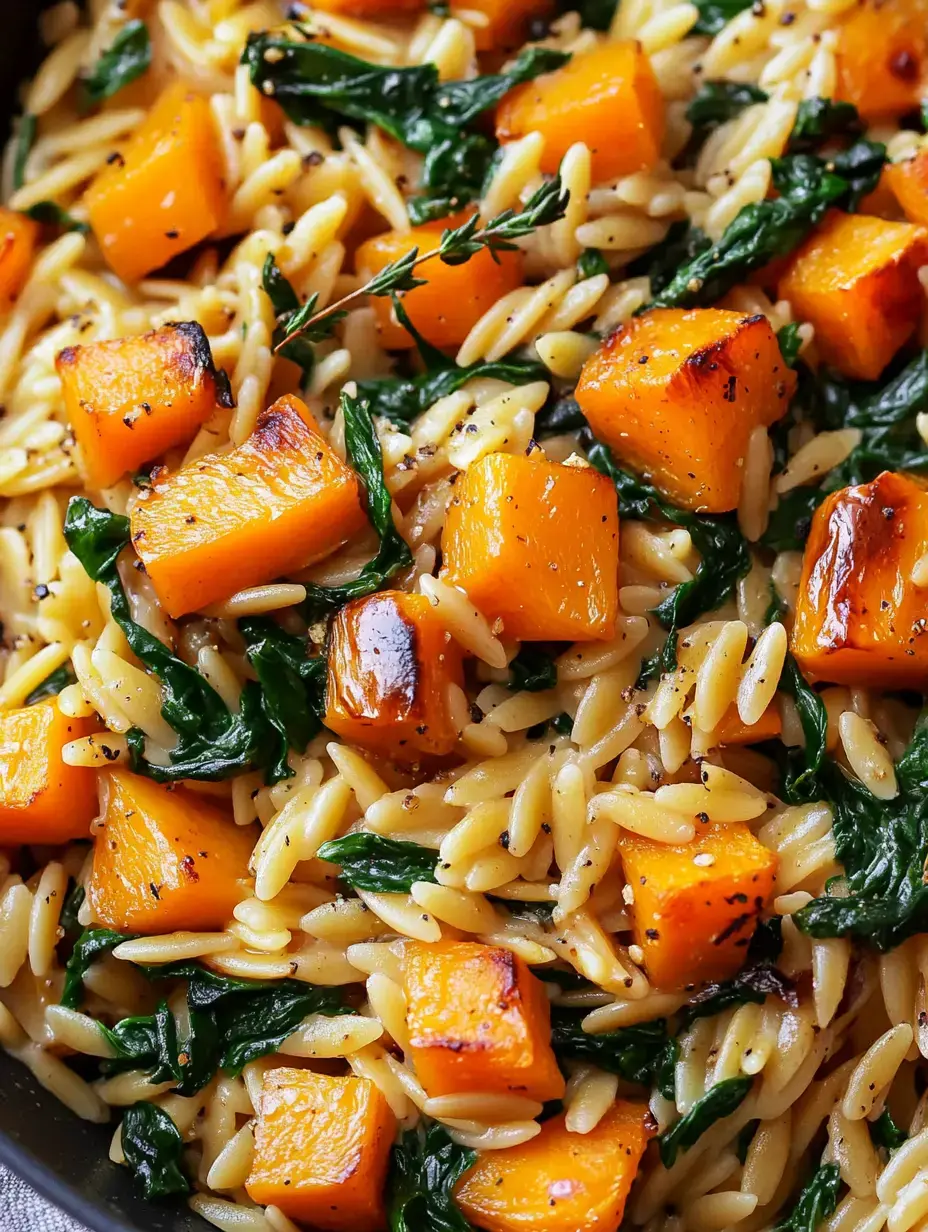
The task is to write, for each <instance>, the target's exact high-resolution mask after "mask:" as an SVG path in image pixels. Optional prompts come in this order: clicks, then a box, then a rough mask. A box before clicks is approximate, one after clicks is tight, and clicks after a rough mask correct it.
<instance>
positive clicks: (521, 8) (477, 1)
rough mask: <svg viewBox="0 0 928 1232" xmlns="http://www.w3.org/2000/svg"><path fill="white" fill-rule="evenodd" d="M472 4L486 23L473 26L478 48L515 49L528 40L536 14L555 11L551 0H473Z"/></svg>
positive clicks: (547, 14)
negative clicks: (529, 30) (530, 25)
mask: <svg viewBox="0 0 928 1232" xmlns="http://www.w3.org/2000/svg"><path fill="white" fill-rule="evenodd" d="M470 8H471V10H472V11H473V12H475V13H482V14H483V16H484V17H485V18H486V19H487V20H486V25H481V26H474V27H472V29H473V32H474V40H475V42H476V44H477V50H478V51H513V50H515V49H516V48H518V47H520V46H521V45H522V43H524V42H525V39H526V35H527V33H528V27H529V23H530V22H531V21H532V19H533V18H545V17H549V16H551V14H552V13H553V12H554V5H553V3H552V2H551V0H473V3H471V5H470Z"/></svg>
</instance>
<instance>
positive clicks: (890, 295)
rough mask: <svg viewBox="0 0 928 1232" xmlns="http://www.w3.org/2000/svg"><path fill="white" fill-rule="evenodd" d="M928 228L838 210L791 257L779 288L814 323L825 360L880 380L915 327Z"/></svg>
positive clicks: (797, 313)
mask: <svg viewBox="0 0 928 1232" xmlns="http://www.w3.org/2000/svg"><path fill="white" fill-rule="evenodd" d="M926 262H928V231H925V230H923V229H922V228H921V227H913V226H912V224H911V223H907V222H887V221H886V220H885V219H883V218H869V217H867V216H866V215H863V214H842V213H840V211H838V210H834V211H832V212H831V213H829V214H828V215H826V217H825V220H824V222H823V223H822V224H821V226H820V227H818V228H817V229H816V230H815V231H814V232H813V233H812V235H811V236H810V237H809V238H808V239H807V240H806V242H805V243H804V244H803V245H802V247H801V248H799V250H798V251H797V252H795V253H794V254H793V256H792V257H791V258H790V261H789V264H788V265H787V267H786V273H785V274H784V275H783V277H782V278H781V279H780V281H779V285H778V288H777V294H778V295H779V297H780V298H781V299H788V300H789V301H790V302H791V304H792V307H793V314H794V316H795V317H796V319H797V320H799V321H811V323H812V324H813V325H814V326H815V342H816V346H817V347H818V352H819V355H820V356H821V358H822V359H823V360H824V362H825V363H826V364H833V365H834V367H836V368H839V369H840V370H841V372H843V373H844V374H845V376H852V377H857V378H858V379H860V380H875V379H876V378H877V377H878V376H879V375H880V373H881V372H882V371H883V369H884V368H885V367H886V365H887V364H888V363H889V361H890V360H891V359H892V357H893V356H894V355H895V353H896V352H897V351H898V350H899V348H900V347H901V346H902V344H903V343H904V342H905V341H906V339H907V338H908V337H910V335H911V334H912V333H913V332H914V330H915V326H916V324H917V321H918V317H919V313H920V311H921V308H922V306H923V303H924V299H925V292H924V291H923V289H922V285H921V283H920V282H919V280H918V270H919V266H922V265H924V264H925V263H926Z"/></svg>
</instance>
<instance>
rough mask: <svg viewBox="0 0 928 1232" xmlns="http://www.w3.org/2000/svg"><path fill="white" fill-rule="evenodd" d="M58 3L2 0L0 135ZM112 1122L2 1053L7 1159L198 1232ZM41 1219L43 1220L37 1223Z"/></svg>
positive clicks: (54, 1191) (77, 1210)
mask: <svg viewBox="0 0 928 1232" xmlns="http://www.w3.org/2000/svg"><path fill="white" fill-rule="evenodd" d="M50 2H51V0H40V3H38V4H36V3H34V0H5V2H4V0H0V8H2V10H3V25H4V30H3V38H2V39H0V139H2V140H3V141H5V140H6V136H7V133H8V132H9V128H10V125H11V123H12V120H13V118H14V117H15V116H16V115H17V113H18V111H19V106H18V104H17V91H18V88H19V85H20V83H21V82H22V81H23V80H24V79H27V78H28V77H30V76H31V75H32V74H33V72H34V71H35V68H36V67H37V65H38V63H39V58H40V55H41V51H40V47H39V40H38V17H39V13H40V11H41V10H42V9H43V8H45V7H47V5H48V4H49V3H50ZM118 1118H119V1109H114V1116H113V1120H112V1122H111V1123H110V1124H109V1125H89V1124H88V1123H87V1122H86V1121H81V1120H80V1119H79V1118H78V1117H76V1116H75V1115H74V1114H73V1113H72V1112H70V1111H69V1110H68V1109H67V1108H65V1107H64V1105H63V1104H61V1103H59V1102H58V1100H57V1099H55V1097H54V1096H53V1095H51V1094H50V1093H49V1092H48V1091H45V1090H44V1089H43V1088H42V1087H41V1086H40V1085H39V1083H37V1082H36V1080H35V1079H34V1078H33V1077H32V1075H31V1074H30V1073H29V1071H28V1070H27V1069H26V1067H25V1066H24V1065H21V1064H20V1062H19V1061H16V1060H15V1059H14V1058H12V1057H9V1056H7V1055H6V1054H5V1053H4V1052H3V1051H2V1050H0V1164H2V1165H3V1166H5V1167H6V1168H8V1169H9V1171H10V1172H12V1173H14V1174H15V1175H17V1176H19V1177H21V1178H22V1179H23V1180H24V1181H25V1182H26V1183H27V1184H28V1185H31V1187H32V1188H33V1189H34V1190H36V1191H37V1192H38V1193H39V1194H41V1196H42V1197H43V1198H45V1199H46V1200H47V1201H48V1202H50V1203H51V1204H52V1205H53V1206H56V1207H58V1208H60V1209H61V1210H62V1211H64V1212H65V1213H66V1214H67V1215H70V1216H71V1218H72V1219H76V1220H77V1221H78V1222H79V1223H81V1224H83V1225H84V1227H86V1228H88V1229H91V1232H192V1230H193V1229H196V1228H199V1229H204V1228H205V1227H206V1225H205V1224H204V1223H203V1222H202V1221H201V1220H200V1219H198V1218H197V1217H196V1216H195V1215H194V1214H193V1213H192V1211H190V1210H189V1209H188V1208H187V1207H186V1205H185V1204H184V1203H183V1202H182V1201H181V1202H178V1203H172V1204H170V1205H168V1204H165V1205H161V1206H153V1205H151V1204H149V1203H146V1202H145V1201H144V1200H143V1199H142V1198H140V1197H138V1196H137V1195H136V1194H135V1192H134V1190H133V1187H132V1180H131V1178H130V1176H129V1174H128V1172H127V1171H126V1169H125V1168H120V1167H117V1165H115V1164H112V1163H110V1161H109V1158H108V1150H109V1143H110V1138H111V1136H112V1134H113V1131H114V1129H115V1126H116V1124H117V1122H118ZM36 1223H37V1221H36Z"/></svg>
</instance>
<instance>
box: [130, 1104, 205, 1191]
mask: <svg viewBox="0 0 928 1232" xmlns="http://www.w3.org/2000/svg"><path fill="white" fill-rule="evenodd" d="M120 1138H121V1140H122V1153H123V1155H124V1156H125V1158H126V1164H127V1166H128V1167H129V1169H130V1171H131V1172H132V1175H133V1176H134V1177H135V1179H136V1181H137V1183H138V1185H139V1188H140V1189H141V1191H142V1196H143V1197H145V1198H146V1199H147V1200H148V1201H149V1202H153V1201H157V1200H158V1199H159V1198H170V1197H173V1196H175V1195H176V1194H185V1193H189V1192H190V1184H189V1182H188V1181H187V1178H186V1177H185V1176H184V1174H183V1172H182V1171H181V1166H180V1165H181V1153H182V1151H183V1148H184V1140H183V1138H181V1136H180V1131H179V1130H178V1128H177V1126H176V1125H175V1124H174V1122H173V1121H172V1120H171V1118H170V1117H169V1116H168V1114H167V1113H166V1112H165V1111H164V1109H163V1108H159V1107H158V1106H157V1105H156V1104H146V1103H142V1102H140V1103H137V1104H133V1105H132V1106H131V1108H127V1109H126V1112H125V1115H124V1116H123V1118H122V1131H121V1133H120Z"/></svg>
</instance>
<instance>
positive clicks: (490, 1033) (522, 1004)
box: [406, 941, 564, 1102]
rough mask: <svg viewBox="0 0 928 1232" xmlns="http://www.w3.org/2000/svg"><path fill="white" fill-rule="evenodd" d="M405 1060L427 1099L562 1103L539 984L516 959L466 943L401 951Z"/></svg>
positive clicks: (498, 950)
mask: <svg viewBox="0 0 928 1232" xmlns="http://www.w3.org/2000/svg"><path fill="white" fill-rule="evenodd" d="M406 999H407V1013H406V1025H407V1029H408V1031H409V1041H410V1049H409V1051H410V1057H411V1059H412V1060H413V1062H414V1063H415V1066H416V1073H417V1074H418V1077H419V1081H420V1082H421V1083H422V1085H423V1086H424V1087H425V1089H426V1091H427V1092H428V1094H429V1096H430V1097H435V1096H438V1095H454V1094H457V1093H460V1092H468V1093H471V1094H472V1093H474V1092H477V1091H480V1092H486V1093H492V1094H498V1095H506V1094H511V1095H524V1096H526V1097H527V1098H528V1099H537V1100H541V1101H542V1102H544V1101H545V1100H548V1099H560V1097H561V1096H562V1095H563V1094H564V1078H563V1076H562V1074H561V1071H560V1070H559V1069H558V1066H557V1061H556V1060H555V1059H554V1052H553V1051H552V1049H551V1038H550V1037H551V1011H550V1008H549V1005H548V998H547V995H546V994H545V990H544V985H543V984H542V983H541V981H540V980H538V979H536V978H535V976H534V975H532V973H531V971H529V969H528V966H527V965H526V964H525V962H524V961H523V960H522V959H521V958H517V957H516V955H515V954H513V953H512V952H511V951H509V950H504V949H502V948H500V947H499V946H493V945H478V944H477V943H476V942H471V941H439V942H437V943H435V944H426V943H425V942H419V941H414V942H410V943H409V944H407V946H406Z"/></svg>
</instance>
